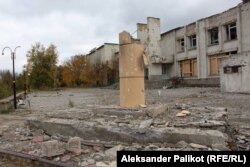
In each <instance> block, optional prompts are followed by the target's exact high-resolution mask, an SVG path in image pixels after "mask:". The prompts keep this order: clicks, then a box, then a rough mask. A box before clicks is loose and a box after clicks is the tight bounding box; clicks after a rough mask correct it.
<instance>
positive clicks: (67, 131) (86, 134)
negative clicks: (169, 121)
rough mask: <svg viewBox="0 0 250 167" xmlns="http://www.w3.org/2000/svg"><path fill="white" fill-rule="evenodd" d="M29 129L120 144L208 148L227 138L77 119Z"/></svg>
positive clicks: (212, 133) (211, 132)
mask: <svg viewBox="0 0 250 167" xmlns="http://www.w3.org/2000/svg"><path fill="white" fill-rule="evenodd" d="M27 122H28V125H29V126H30V128H34V127H35V128H39V129H43V130H44V131H45V132H46V133H47V134H50V135H53V134H60V135H64V136H79V137H81V138H82V139H84V140H97V139H102V141H119V142H122V143H130V144H131V143H144V144H145V143H155V142H156V143H166V142H167V143H173V144H175V143H177V142H179V141H181V140H184V141H186V142H187V143H197V144H201V145H206V146H211V145H212V144H216V143H217V144H222V145H225V144H226V141H227V138H228V137H227V135H226V134H224V133H222V132H220V131H217V130H201V129H192V128H174V127H165V128H157V127H155V128H153V129H145V131H144V132H143V133H140V132H139V130H138V129H137V128H132V127H112V126H102V125H94V124H89V123H87V122H82V121H77V120H71V121H69V120H63V119H46V120H40V119H37V120H28V121H27Z"/></svg>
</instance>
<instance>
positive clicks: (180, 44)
mask: <svg viewBox="0 0 250 167" xmlns="http://www.w3.org/2000/svg"><path fill="white" fill-rule="evenodd" d="M177 43H178V51H179V52H184V51H185V41H184V38H181V39H178V40H177Z"/></svg>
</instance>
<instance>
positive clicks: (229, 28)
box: [225, 22, 237, 41]
mask: <svg viewBox="0 0 250 167" xmlns="http://www.w3.org/2000/svg"><path fill="white" fill-rule="evenodd" d="M225 29H226V40H227V41H230V40H234V39H237V28H236V22H234V23H231V24H227V25H225Z"/></svg>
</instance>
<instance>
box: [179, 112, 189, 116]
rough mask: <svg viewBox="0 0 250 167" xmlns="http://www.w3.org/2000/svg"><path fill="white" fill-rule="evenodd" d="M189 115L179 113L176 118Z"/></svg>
mask: <svg viewBox="0 0 250 167" xmlns="http://www.w3.org/2000/svg"><path fill="white" fill-rule="evenodd" d="M186 116H187V115H186V114H183V113H181V112H179V113H177V114H176V117H186Z"/></svg>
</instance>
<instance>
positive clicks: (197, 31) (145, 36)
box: [89, 0, 250, 85]
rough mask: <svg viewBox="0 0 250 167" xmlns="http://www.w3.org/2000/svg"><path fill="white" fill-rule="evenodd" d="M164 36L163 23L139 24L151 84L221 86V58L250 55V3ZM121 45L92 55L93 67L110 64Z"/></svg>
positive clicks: (105, 47)
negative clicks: (176, 82)
mask: <svg viewBox="0 0 250 167" xmlns="http://www.w3.org/2000/svg"><path fill="white" fill-rule="evenodd" d="M248 2H249V1H248V0H246V1H245V2H243V3H240V4H239V5H238V6H236V7H234V8H231V9H229V10H227V11H225V12H222V13H219V14H216V15H213V16H210V17H207V18H203V19H200V20H197V21H196V22H193V23H190V24H188V25H185V26H182V27H178V28H175V29H172V30H169V31H167V32H164V33H162V34H161V30H160V19H159V18H153V17H148V18H147V24H142V23H138V24H137V38H138V39H139V40H140V42H141V43H142V44H143V45H144V46H145V48H146V50H147V52H148V55H149V66H148V67H147V68H146V70H145V71H146V77H147V78H148V79H149V80H166V79H170V78H173V77H180V78H183V79H184V82H186V83H187V84H194V85H203V84H205V85H219V82H220V81H219V74H220V62H221V59H222V58H225V57H229V56H230V55H235V54H239V53H241V52H246V51H250V28H249V27H250V19H249V18H250V3H248ZM118 51H119V45H115V44H104V45H102V46H101V47H99V48H97V49H95V50H93V51H91V52H90V54H89V57H90V60H91V62H92V63H99V62H102V63H105V62H106V61H108V62H109V61H111V59H112V55H113V54H115V53H116V54H115V55H116V56H117V55H118V54H117V52H118Z"/></svg>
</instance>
